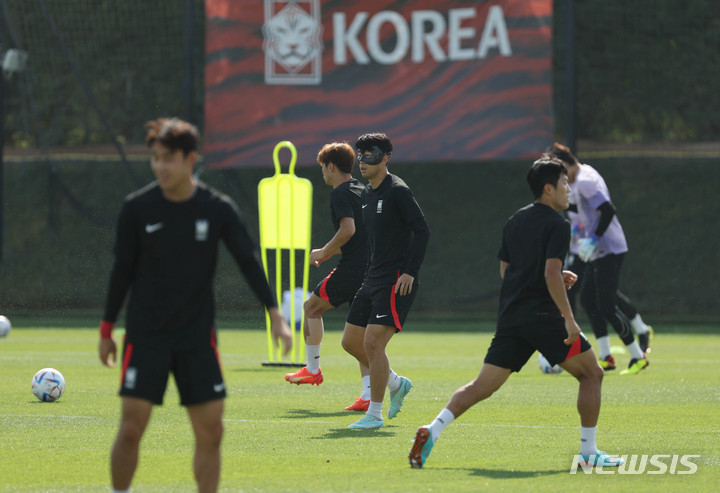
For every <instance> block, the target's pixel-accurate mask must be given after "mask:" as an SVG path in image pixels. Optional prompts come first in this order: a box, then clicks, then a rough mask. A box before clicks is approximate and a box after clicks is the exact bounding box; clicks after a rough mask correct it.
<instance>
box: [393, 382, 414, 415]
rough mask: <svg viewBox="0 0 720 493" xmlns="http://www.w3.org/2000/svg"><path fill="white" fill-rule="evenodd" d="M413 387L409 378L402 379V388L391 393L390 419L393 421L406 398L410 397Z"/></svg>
mask: <svg viewBox="0 0 720 493" xmlns="http://www.w3.org/2000/svg"><path fill="white" fill-rule="evenodd" d="M412 387H413V384H412V382H411V381H410V379H409V378H406V377H400V387H398V388H397V390H395V391H392V390H391V391H390V409H388V418H389V419H393V418H394V417H395V416H397V413H399V412H400V408H401V407H402V405H403V400H404V399H405V396H406V395H408V392H410V389H411V388H412Z"/></svg>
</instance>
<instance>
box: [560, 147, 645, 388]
mask: <svg viewBox="0 0 720 493" xmlns="http://www.w3.org/2000/svg"><path fill="white" fill-rule="evenodd" d="M548 152H549V154H550V155H551V156H554V157H555V158H557V159H560V160H561V161H562V162H564V163H565V164H566V166H567V168H568V181H569V182H570V187H571V194H570V202H571V203H572V204H575V205H576V206H577V211H576V212H577V214H578V221H579V222H580V223H582V224H583V226H584V230H585V237H584V238H582V239H580V240H579V241H578V246H577V252H578V257H579V258H580V260H582V261H583V262H586V263H587V267H586V273H585V276H584V277H585V279H584V280H583V281H582V289H581V293H580V303H581V305H582V306H583V308H584V309H585V312H586V313H587V315H588V318H589V319H590V324H591V325H592V329H593V332H594V333H595V337H596V338H597V341H598V350H599V357H600V366H602V367H603V368H604V369H605V370H612V369H614V368H615V361H614V358H613V356H612V355H611V354H610V338H609V336H608V332H607V323H608V322H609V323H610V325H612V326H613V329H615V332H617V334H618V335H619V336H620V339H621V340H622V341H623V343H624V344H625V346H626V347H627V349H628V351H629V353H630V364H629V366H628V368H627V369H625V370H623V371H622V372H620V374H621V375H634V374H637V373H639V372H640V371H641V370H643V369H645V368H647V366H648V365H649V362H648V359H647V356H646V354H645V351H644V350H643V349H647V347H648V345H649V338H650V330H649V327H648V326H647V325H645V324H640V325H638V326H637V328H636V330H638V340H639V342H638V341H636V340H635V337H634V335H633V327H632V325H631V323H630V320H629V319H628V317H627V316H626V315H625V314H624V313H623V312H622V310H620V309H619V307H618V302H617V300H618V296H617V291H618V285H619V281H620V269H621V267H622V263H623V259H624V257H625V253H627V251H628V246H627V241H626V240H625V233H624V232H623V229H622V226H621V225H620V221H619V220H618V217H617V214H616V212H615V207H614V206H613V204H612V201H611V199H610V192H609V190H608V188H607V185H606V184H605V180H603V178H602V176H600V173H598V172H597V171H596V170H595V169H594V168H593V167H592V166H590V165H587V164H582V163H580V161H578V159H577V158H576V157H575V156H574V155H573V154H572V152H570V149H568V148H567V147H566V146H564V145H562V144H558V143H555V144H553V145H552V147H551V148H550V149H549V151H548ZM641 344H642V347H641Z"/></svg>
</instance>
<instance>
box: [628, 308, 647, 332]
mask: <svg viewBox="0 0 720 493" xmlns="http://www.w3.org/2000/svg"><path fill="white" fill-rule="evenodd" d="M630 326H631V327H632V329H633V332H635V335H640V334H645V333H646V332H647V331H648V326H647V325H646V324H645V322H643V319H642V317H641V316H640V314H639V313H638V314H637V315H635V318H633V319H632V320H630Z"/></svg>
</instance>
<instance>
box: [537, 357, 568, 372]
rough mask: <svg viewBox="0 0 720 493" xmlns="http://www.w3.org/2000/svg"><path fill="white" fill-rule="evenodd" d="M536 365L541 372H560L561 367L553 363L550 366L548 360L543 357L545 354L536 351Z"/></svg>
mask: <svg viewBox="0 0 720 493" xmlns="http://www.w3.org/2000/svg"><path fill="white" fill-rule="evenodd" d="M538 366H539V367H540V371H541V372H543V373H552V374H557V373H562V371H563V369H562V368H560V366H558V365H555V366H552V365H551V364H550V362H549V361H548V360H547V359H545V356H543V355H542V353H538Z"/></svg>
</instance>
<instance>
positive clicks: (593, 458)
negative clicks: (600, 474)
mask: <svg viewBox="0 0 720 493" xmlns="http://www.w3.org/2000/svg"><path fill="white" fill-rule="evenodd" d="M577 459H578V465H579V466H581V467H582V466H585V467H587V466H600V467H618V466H620V465H621V464H623V463H624V462H625V461H624V460H623V459H621V458H620V457H610V456H609V455H608V454H606V453H605V452H602V451H600V450H598V451H597V452H595V454H593V455H582V454H578V456H577Z"/></svg>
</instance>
